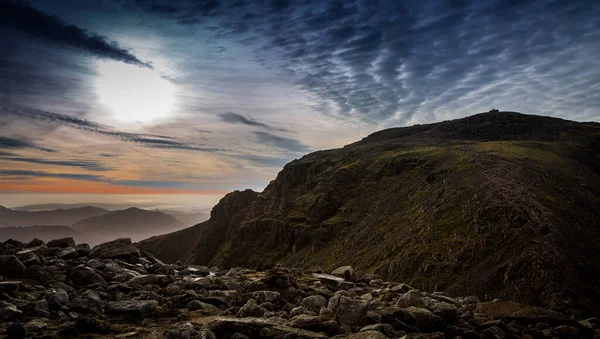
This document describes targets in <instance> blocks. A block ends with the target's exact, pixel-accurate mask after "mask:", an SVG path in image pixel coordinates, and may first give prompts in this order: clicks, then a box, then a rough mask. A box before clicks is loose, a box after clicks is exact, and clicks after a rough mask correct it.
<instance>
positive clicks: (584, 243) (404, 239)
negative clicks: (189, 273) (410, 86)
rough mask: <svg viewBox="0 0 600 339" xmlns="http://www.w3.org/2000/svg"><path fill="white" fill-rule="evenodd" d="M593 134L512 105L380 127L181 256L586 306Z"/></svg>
mask: <svg viewBox="0 0 600 339" xmlns="http://www.w3.org/2000/svg"><path fill="white" fill-rule="evenodd" d="M599 136H600V127H599V125H598V124H581V123H573V122H568V121H564V120H559V119H551V118H542V117H535V116H525V115H520V114H512V113H502V114H496V115H478V116H474V117H470V118H467V119H462V120H457V121H451V122H446V123H440V124H432V125H423V126H415V127H411V128H402V129H391V130H385V131H382V132H378V133H375V134H373V135H371V136H369V137H367V138H365V139H363V140H362V141H360V142H358V143H355V144H352V145H349V146H346V147H344V148H343V149H339V150H330V151H321V152H316V153H313V154H309V155H307V156H305V157H303V158H302V159H300V160H297V161H294V162H292V163H290V164H288V165H286V167H285V168H284V170H283V171H282V172H281V173H280V174H279V175H278V177H277V180H275V181H274V182H273V183H272V184H271V185H269V187H267V189H265V191H264V192H263V193H262V194H260V195H259V196H258V198H257V199H256V201H255V202H254V203H253V204H252V205H251V206H250V207H249V208H248V209H246V210H244V211H243V212H242V213H240V215H239V216H238V217H237V218H236V219H235V220H236V224H235V225H233V226H232V225H229V227H228V229H227V236H226V237H225V236H220V237H217V238H219V239H224V240H223V241H222V242H221V243H220V246H218V250H217V251H216V253H214V255H206V254H205V253H203V252H201V251H200V252H197V253H196V255H195V256H193V257H192V261H193V262H196V263H201V264H210V265H221V266H238V265H241V266H256V267H268V266H271V265H273V264H274V263H276V262H283V263H286V264H288V265H294V266H301V267H308V266H312V265H320V266H321V267H323V268H324V269H326V270H330V269H332V268H335V267H336V266H339V265H342V264H351V265H353V266H354V267H356V268H358V269H359V270H360V271H361V272H362V273H377V274H380V275H382V276H384V277H389V278H394V279H396V280H404V281H407V282H408V283H411V284H413V285H416V286H417V287H420V288H423V289H428V290H435V289H438V290H442V289H444V290H449V291H450V292H452V293H457V294H470V293H474V294H478V295H479V296H482V297H483V296H485V295H489V296H494V297H504V298H509V299H516V300H521V301H526V302H528V303H534V304H544V305H547V306H552V307H557V308H570V307H577V308H579V307H582V306H583V307H587V308H591V307H592V305H593V304H595V305H598V304H600V300H599V296H600V290H599V287H598V286H600V281H599V280H598V279H599V278H598V277H599V276H600V267H599V263H598V261H597V260H595V259H594V258H597V257H598V253H599V250H600V249H599V246H600V245H599V244H600V230H599V229H598V225H600V215H599V213H600V212H599V211H598V208H597V206H600V174H599V173H600V170H599V169H600V167H599V164H600V162H599V155H600V151H599V149H598V147H599V144H600V143H599V142H598V141H599V140H600V138H599ZM217 231H218V230H217V228H215V229H214V232H217ZM213 246H214V244H213ZM198 253H201V255H200V254H198ZM574 305H575V306H574Z"/></svg>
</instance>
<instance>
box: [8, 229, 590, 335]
mask: <svg viewBox="0 0 600 339" xmlns="http://www.w3.org/2000/svg"><path fill="white" fill-rule="evenodd" d="M0 252H1V256H0V294H1V295H0V337H4V338H26V337H30V338H53V337H75V336H76V337H87V338H170V339H175V338H237V339H242V338H286V339H292V338H327V337H335V338H424V339H425V338H435V339H437V338H456V337H460V338H465V339H467V338H468V339H471V338H493V339H502V338H600V327H599V326H598V320H597V319H595V318H591V319H585V320H584V319H573V318H569V317H566V316H563V315H561V314H559V313H556V312H553V311H551V310H548V309H543V308H538V307H531V306H526V305H521V304H517V303H514V302H508V301H501V300H494V301H487V302H482V301H480V300H479V299H478V298H477V297H474V296H468V297H456V298H455V297H450V296H448V295H446V294H444V293H440V292H434V293H426V292H421V291H419V290H416V289H413V288H412V287H410V286H408V285H406V284H402V283H394V282H387V281H383V280H381V279H378V278H377V277H376V276H372V275H366V276H363V277H357V276H356V273H355V272H354V270H353V269H352V268H351V267H349V266H346V267H340V268H339V269H337V270H335V271H334V272H332V273H331V274H323V273H322V272H318V269H315V270H314V271H315V272H314V273H308V272H300V271H291V270H288V269H286V268H284V267H281V266H276V267H274V268H273V269H271V270H268V271H266V272H257V271H254V270H249V269H243V268H235V269H230V270H219V269H218V268H207V267H202V266H185V265H182V264H181V263H177V264H165V263H163V262H161V261H160V260H158V259H156V258H154V257H152V256H151V255H149V254H147V253H144V252H140V250H139V249H138V248H136V247H135V246H133V245H132V244H131V240H129V239H118V240H115V241H112V242H109V243H105V244H102V245H98V246H96V247H94V248H93V249H90V247H89V246H87V245H85V244H83V245H76V244H75V243H74V241H73V239H72V238H65V239H58V240H53V241H50V242H48V243H47V244H44V243H43V242H42V241H39V240H34V241H32V242H30V243H28V244H23V243H20V242H18V241H13V240H9V241H6V242H4V243H0ZM597 328H598V329H597Z"/></svg>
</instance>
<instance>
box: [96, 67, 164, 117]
mask: <svg viewBox="0 0 600 339" xmlns="http://www.w3.org/2000/svg"><path fill="white" fill-rule="evenodd" d="M95 87H96V94H97V95H98V98H99V101H100V104H102V105H104V106H106V107H107V108H109V109H110V110H111V111H112V114H113V116H114V118H115V119H117V120H120V121H124V122H152V121H155V120H159V119H164V118H166V117H168V116H169V114H170V113H171V111H172V108H173V104H174V101H175V99H174V93H175V86H173V84H171V83H170V82H169V81H167V80H165V79H163V78H161V77H160V75H158V74H157V72H155V71H153V70H151V69H148V68H142V67H138V66H135V65H129V64H124V63H120V62H113V61H103V62H101V63H100V64H99V65H98V77H97V79H96V83H95Z"/></svg>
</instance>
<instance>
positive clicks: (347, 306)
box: [327, 294, 371, 326]
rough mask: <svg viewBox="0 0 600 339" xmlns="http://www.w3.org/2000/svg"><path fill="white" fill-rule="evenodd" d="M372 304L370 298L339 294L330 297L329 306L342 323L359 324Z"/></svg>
mask: <svg viewBox="0 0 600 339" xmlns="http://www.w3.org/2000/svg"><path fill="white" fill-rule="evenodd" d="M370 304H371V302H370V301H368V300H362V299H352V298H349V297H346V296H341V295H339V294H337V295H335V296H333V297H331V299H329V304H328V306H327V308H329V309H331V310H332V311H333V313H334V314H335V316H336V318H337V321H338V323H340V325H348V326H358V325H360V323H361V322H362V321H363V319H364V318H365V316H366V315H367V311H368V310H369V305H370Z"/></svg>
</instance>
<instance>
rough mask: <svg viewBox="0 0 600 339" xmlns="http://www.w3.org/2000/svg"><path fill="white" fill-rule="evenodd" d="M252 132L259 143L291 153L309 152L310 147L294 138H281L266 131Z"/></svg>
mask: <svg viewBox="0 0 600 339" xmlns="http://www.w3.org/2000/svg"><path fill="white" fill-rule="evenodd" d="M254 134H255V135H256V136H257V138H258V141H259V143H261V144H263V145H269V146H273V147H275V148H278V149H280V150H284V151H288V152H293V153H306V152H310V148H308V147H307V146H306V145H304V144H302V143H301V142H299V141H298V140H295V139H289V138H283V137H280V136H277V135H274V134H271V133H266V132H254Z"/></svg>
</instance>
